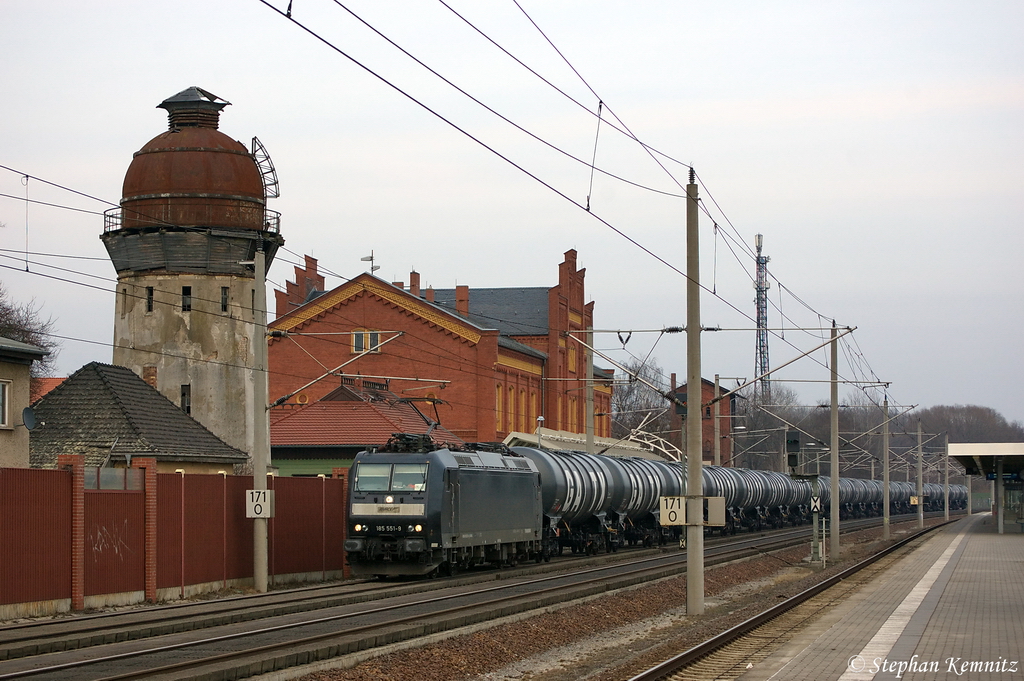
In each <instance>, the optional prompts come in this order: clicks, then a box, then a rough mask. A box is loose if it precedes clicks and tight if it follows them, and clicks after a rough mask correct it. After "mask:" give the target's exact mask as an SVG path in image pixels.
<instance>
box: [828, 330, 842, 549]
mask: <svg viewBox="0 0 1024 681" xmlns="http://www.w3.org/2000/svg"><path fill="white" fill-rule="evenodd" d="M830 393H831V401H832V407H831V409H830V412H831V419H830V421H831V428H832V446H831V452H830V457H829V463H830V466H829V472H828V477H829V488H830V494H831V499H829V512H828V517H829V521H828V522H829V529H828V539H829V541H828V552H829V555H830V556H831V557H832V560H833V562H834V561H837V560H839V330H838V329H837V328H836V321H835V320H834V319H833V320H832V385H831V390H830Z"/></svg>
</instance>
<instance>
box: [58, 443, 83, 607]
mask: <svg viewBox="0 0 1024 681" xmlns="http://www.w3.org/2000/svg"><path fill="white" fill-rule="evenodd" d="M57 468H58V469H59V470H69V471H71V609H72V610H85V457H84V456H83V455H81V454H58V455H57Z"/></svg>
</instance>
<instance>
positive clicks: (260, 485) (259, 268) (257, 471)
mask: <svg viewBox="0 0 1024 681" xmlns="http://www.w3.org/2000/svg"><path fill="white" fill-rule="evenodd" d="M254 261H255V269H256V281H255V285H256V298H255V300H256V309H255V310H253V312H254V322H255V323H254V329H253V339H252V342H253V360H254V365H255V366H253V372H252V380H253V391H252V394H253V411H254V412H255V413H254V418H253V442H252V488H253V489H254V490H265V489H267V469H268V468H269V467H270V419H269V414H268V413H267V405H268V404H269V399H268V395H269V388H268V387H267V376H268V374H267V283H266V282H267V265H266V262H267V261H266V254H265V253H264V252H263V250H262V249H260V250H258V251H256V257H255V258H254ZM267 525H268V523H267V519H266V518H254V519H253V541H252V550H253V567H252V570H253V582H254V586H255V588H256V591H258V592H260V593H265V592H266V591H267V582H268V578H267V577H268V573H269V570H268V564H269V561H268V560H267V553H268V551H267V545H268V542H267Z"/></svg>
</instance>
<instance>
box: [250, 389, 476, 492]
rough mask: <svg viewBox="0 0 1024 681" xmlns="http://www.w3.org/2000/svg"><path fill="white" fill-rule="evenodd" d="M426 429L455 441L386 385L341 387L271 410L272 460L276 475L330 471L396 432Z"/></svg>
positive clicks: (442, 439) (436, 436)
mask: <svg viewBox="0 0 1024 681" xmlns="http://www.w3.org/2000/svg"><path fill="white" fill-rule="evenodd" d="M431 426H433V427H431ZM427 432H429V433H430V434H431V436H432V437H433V438H434V440H435V441H438V442H460V440H459V438H458V437H456V436H455V435H454V434H452V433H451V432H450V431H448V430H446V429H445V428H444V427H442V426H439V425H437V424H435V423H434V422H433V419H431V418H428V417H425V416H424V414H423V412H421V411H420V410H419V409H418V408H417V407H416V406H415V404H414V403H412V402H410V401H409V400H407V399H402V398H400V397H399V396H398V395H395V394H394V393H391V392H389V391H386V390H360V389H359V388H357V387H354V386H353V387H348V386H342V387H340V388H337V389H335V390H333V391H332V392H331V393H329V394H328V395H326V396H325V397H324V398H323V399H321V400H319V401H317V402H313V403H310V404H304V405H295V404H286V405H283V406H280V407H275V408H274V409H272V410H271V411H270V442H271V451H272V460H273V465H274V467H275V468H277V469H278V470H279V471H280V473H281V475H315V474H317V473H325V474H329V473H330V472H331V468H333V467H335V466H347V465H349V463H350V462H351V460H352V459H353V458H354V457H355V455H356V454H358V453H359V452H360V451H362V450H364V449H370V448H373V447H379V446H381V445H383V444H385V443H386V442H387V441H388V440H389V439H390V438H391V436H392V435H394V434H396V433H415V434H426V433H427Z"/></svg>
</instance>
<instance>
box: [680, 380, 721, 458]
mask: <svg viewBox="0 0 1024 681" xmlns="http://www.w3.org/2000/svg"><path fill="white" fill-rule="evenodd" d="M671 380H672V385H671V387H670V391H671V392H672V393H674V394H675V396H676V398H677V399H679V400H681V401H683V402H687V400H686V386H685V385H681V386H678V387H677V386H676V385H675V382H676V375H675V374H672V379H671ZM700 382H701V386H700V388H701V396H700V405H701V406H700V407H699V408H700V410H701V415H700V424H701V438H700V439H701V458H702V459H703V461H704V463H705V464H711V463H714V462H715V418H714V416H715V408H714V407H713V406H710V405H711V404H712V401H713V400H714V399H715V383H714V381H709V380H708V379H706V378H702V379H701V380H700ZM727 392H728V390H727V389H725V388H723V387H722V386H721V385H719V387H718V394H719V395H720V396H721V395H725V394H726V393H727ZM691 407H692V405H690V404H689V402H687V408H688V409H689V408H691ZM679 412H680V410H679V409H673V410H672V422H671V423H672V425H671V430H672V433H673V438H672V443H673V444H675V445H676V446H677V447H679V448H680V449H685V448H686V446H685V442H684V439H683V421H684V420H685V418H686V417H685V416H683V415H682V414H681V413H679ZM735 415H736V395H735V394H731V395H728V396H726V397H724V398H722V399H721V400H719V402H718V437H719V440H720V443H721V444H720V450H719V451H720V453H721V457H722V465H723V466H731V465H732V461H731V454H732V431H733V417H734V416H735Z"/></svg>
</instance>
